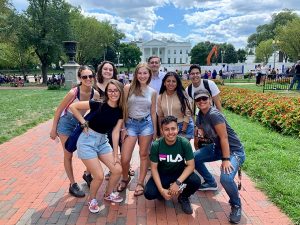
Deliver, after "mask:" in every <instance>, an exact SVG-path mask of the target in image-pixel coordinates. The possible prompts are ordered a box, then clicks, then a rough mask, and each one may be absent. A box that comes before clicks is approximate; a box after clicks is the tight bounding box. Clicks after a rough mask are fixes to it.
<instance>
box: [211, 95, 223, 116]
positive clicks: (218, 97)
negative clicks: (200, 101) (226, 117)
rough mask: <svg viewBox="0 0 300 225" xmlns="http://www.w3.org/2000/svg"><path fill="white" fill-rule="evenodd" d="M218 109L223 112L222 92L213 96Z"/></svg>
mask: <svg viewBox="0 0 300 225" xmlns="http://www.w3.org/2000/svg"><path fill="white" fill-rule="evenodd" d="M212 99H213V101H214V103H215V105H216V107H217V109H218V110H219V111H220V112H222V104H221V98H220V94H217V95H216V96H214V97H212Z"/></svg>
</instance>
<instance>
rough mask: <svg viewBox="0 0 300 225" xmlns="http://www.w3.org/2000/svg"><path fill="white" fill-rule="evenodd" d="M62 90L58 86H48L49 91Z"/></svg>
mask: <svg viewBox="0 0 300 225" xmlns="http://www.w3.org/2000/svg"><path fill="white" fill-rule="evenodd" d="M59 89H60V85H58V84H49V85H48V90H59Z"/></svg>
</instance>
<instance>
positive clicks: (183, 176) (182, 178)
mask: <svg viewBox="0 0 300 225" xmlns="http://www.w3.org/2000/svg"><path fill="white" fill-rule="evenodd" d="M186 165H187V166H186V167H185V169H184V170H183V172H182V174H181V175H180V176H179V177H178V179H177V180H179V181H180V182H181V183H184V181H185V179H186V178H187V177H188V176H189V175H191V174H192V173H193V172H194V169H195V161H194V159H191V160H188V161H186ZM178 190H179V186H178V185H177V184H176V183H175V182H174V183H173V184H172V185H171V186H170V193H171V194H172V195H177V194H178Z"/></svg>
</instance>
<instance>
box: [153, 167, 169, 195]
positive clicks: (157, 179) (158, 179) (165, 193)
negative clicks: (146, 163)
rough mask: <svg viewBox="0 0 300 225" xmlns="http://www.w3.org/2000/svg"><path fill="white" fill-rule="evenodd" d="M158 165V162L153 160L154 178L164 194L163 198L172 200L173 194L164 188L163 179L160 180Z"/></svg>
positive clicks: (159, 189)
mask: <svg viewBox="0 0 300 225" xmlns="http://www.w3.org/2000/svg"><path fill="white" fill-rule="evenodd" d="M157 165H158V164H157V163H154V162H151V173H152V177H153V180H154V182H155V184H156V187H157V189H158V191H159V192H160V194H161V195H162V196H163V198H164V199H166V200H170V199H171V198H172V195H170V194H169V190H168V189H164V188H163V186H162V184H161V181H160V176H159V173H158V170H157Z"/></svg>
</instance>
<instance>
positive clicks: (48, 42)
mask: <svg viewBox="0 0 300 225" xmlns="http://www.w3.org/2000/svg"><path fill="white" fill-rule="evenodd" d="M28 2H29V6H28V8H27V10H26V12H25V13H24V15H21V18H22V19H21V21H22V23H21V24H20V26H21V29H20V31H21V32H20V33H19V34H18V38H19V40H20V43H21V44H22V46H24V47H32V48H33V49H34V52H35V54H36V55H37V56H38V58H39V60H40V62H41V67H42V76H43V83H46V82H47V70H48V66H49V65H50V64H51V63H52V62H54V61H57V59H58V58H59V57H60V55H61V53H62V41H66V40H68V39H69V37H70V26H69V13H70V9H71V6H70V5H69V4H67V3H66V2H65V1H64V0H29V1H28Z"/></svg>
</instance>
